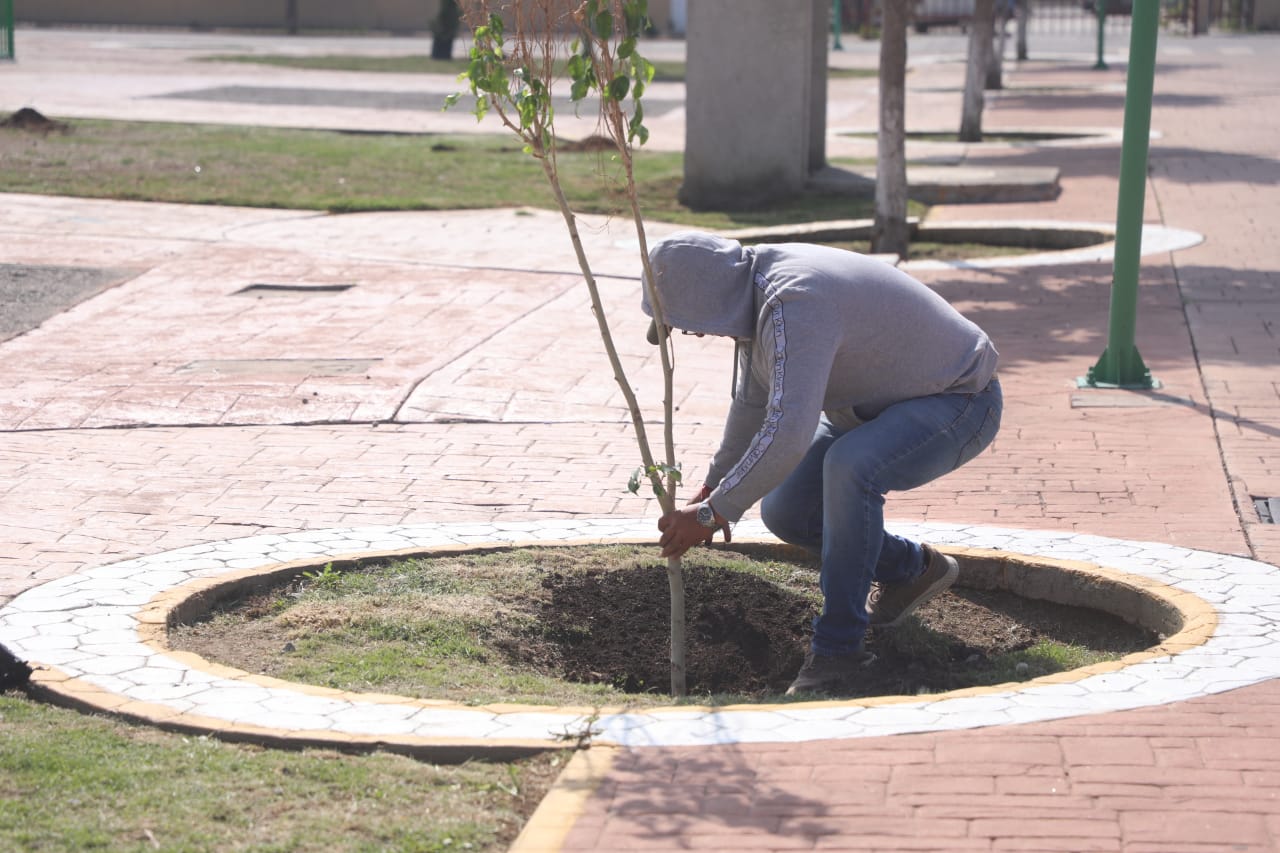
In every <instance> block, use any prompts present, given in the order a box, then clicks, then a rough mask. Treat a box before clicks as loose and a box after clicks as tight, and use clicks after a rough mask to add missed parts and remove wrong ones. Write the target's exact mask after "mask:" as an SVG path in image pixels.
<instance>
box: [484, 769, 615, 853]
mask: <svg viewBox="0 0 1280 853" xmlns="http://www.w3.org/2000/svg"><path fill="white" fill-rule="evenodd" d="M619 752H620V750H619V748H618V747H609V746H593V747H590V748H589V749H583V750H579V751H578V752H575V753H574V754H573V757H572V758H570V759H569V763H568V764H566V765H565V768H564V770H562V771H560V775H559V777H557V778H556V781H555V784H553V785H552V786H551V790H550V791H548V792H547V795H546V796H545V797H543V798H542V802H541V803H539V804H538V807H537V808H536V809H535V810H534V812H533V814H532V815H530V816H529V820H528V822H527V823H525V825H524V829H522V830H521V831H520V834H519V835H518V836H516V840H515V841H514V842H512V844H511V847H509V848H508V850H507V853H559V851H560V849H561V848H562V847H563V846H564V840H565V838H567V837H568V835H569V831H570V830H572V829H573V827H574V824H576V823H577V822H578V818H580V817H582V815H583V813H584V812H585V811H586V809H587V801H588V800H589V799H591V795H592V794H594V793H595V792H596V790H597V789H598V788H599V787H600V783H601V782H603V781H604V777H605V776H606V775H607V774H608V772H609V769H610V768H611V767H613V762H614V759H615V758H616V757H617V755H618V753H619Z"/></svg>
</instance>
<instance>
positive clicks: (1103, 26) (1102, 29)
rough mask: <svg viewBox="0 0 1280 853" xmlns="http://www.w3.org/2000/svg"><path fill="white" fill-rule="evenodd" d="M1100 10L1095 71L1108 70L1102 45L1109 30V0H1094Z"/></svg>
mask: <svg viewBox="0 0 1280 853" xmlns="http://www.w3.org/2000/svg"><path fill="white" fill-rule="evenodd" d="M1094 6H1095V8H1096V9H1097V10H1098V61H1097V62H1095V63H1094V64H1093V70H1094V71H1106V70H1107V61H1106V60H1105V59H1103V58H1102V46H1103V42H1104V41H1105V40H1106V32H1107V0H1094Z"/></svg>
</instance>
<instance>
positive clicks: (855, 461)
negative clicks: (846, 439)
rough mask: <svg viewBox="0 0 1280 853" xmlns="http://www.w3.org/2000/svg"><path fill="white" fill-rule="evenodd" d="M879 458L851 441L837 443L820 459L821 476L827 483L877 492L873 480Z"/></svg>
mask: <svg viewBox="0 0 1280 853" xmlns="http://www.w3.org/2000/svg"><path fill="white" fill-rule="evenodd" d="M880 465H881V460H880V458H879V456H878V455H876V454H874V453H869V452H867V450H866V448H862V447H859V446H857V445H855V444H853V443H852V442H850V443H847V444H843V445H841V444H837V445H836V446H835V447H832V448H831V450H830V451H828V452H827V455H826V457H825V458H824V459H823V460H822V478H823V482H827V483H843V484H845V486H846V487H848V486H852V487H854V488H856V489H859V490H861V491H866V492H879V491H880V490H879V489H878V488H877V486H876V483H875V480H876V475H877V473H878V471H879V468H880Z"/></svg>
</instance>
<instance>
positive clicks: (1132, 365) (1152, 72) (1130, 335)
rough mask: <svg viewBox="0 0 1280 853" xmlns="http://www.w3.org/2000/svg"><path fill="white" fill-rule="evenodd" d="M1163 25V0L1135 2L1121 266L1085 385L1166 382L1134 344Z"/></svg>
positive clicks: (1119, 224) (1119, 231) (1119, 226)
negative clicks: (1102, 347) (1103, 343)
mask: <svg viewBox="0 0 1280 853" xmlns="http://www.w3.org/2000/svg"><path fill="white" fill-rule="evenodd" d="M1159 24H1160V0H1134V2H1133V23H1132V31H1131V33H1130V37H1129V74H1128V82H1127V84H1126V87H1125V96H1124V140H1123V142H1122V143H1121V146H1120V195H1119V201H1118V202H1117V204H1116V250H1115V269H1114V271H1113V273H1112V281H1111V317H1110V321H1109V326H1108V329H1107V349H1106V351H1105V352H1103V353H1102V357H1101V358H1099V359H1098V363H1097V364H1095V365H1094V366H1093V367H1092V368H1091V369H1090V370H1089V375H1088V376H1086V377H1083V378H1082V379H1081V380H1080V382H1079V384H1080V385H1082V386H1093V387H1113V388H1156V387H1159V384H1160V383H1159V382H1157V381H1156V380H1154V379H1152V378H1151V373H1150V371H1148V370H1147V366H1146V365H1145V364H1143V363H1142V356H1141V355H1139V354H1138V348H1137V347H1136V346H1135V345H1134V329H1135V326H1136V325H1137V315H1138V266H1139V262H1140V260H1141V257H1142V218H1143V215H1142V211H1143V206H1144V204H1145V202H1146V194H1147V148H1148V142H1149V140H1150V136H1151V95H1152V91H1153V89H1154V88H1155V76H1156V32H1157V30H1158V28H1159Z"/></svg>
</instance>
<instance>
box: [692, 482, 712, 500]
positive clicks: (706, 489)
mask: <svg viewBox="0 0 1280 853" xmlns="http://www.w3.org/2000/svg"><path fill="white" fill-rule="evenodd" d="M709 497H711V487H710V486H708V485H707V484H706V483H703V484H702V488H701V489H698V493H697V494H696V495H694V496H693V497H691V498H689V503H691V504H700V503H702V502H703V501H705V500H706V499H707V498H709Z"/></svg>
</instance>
